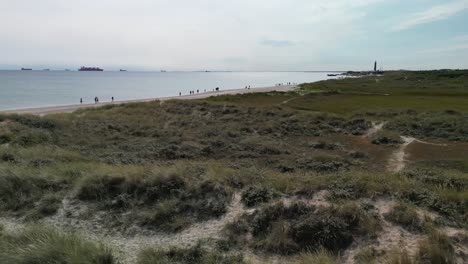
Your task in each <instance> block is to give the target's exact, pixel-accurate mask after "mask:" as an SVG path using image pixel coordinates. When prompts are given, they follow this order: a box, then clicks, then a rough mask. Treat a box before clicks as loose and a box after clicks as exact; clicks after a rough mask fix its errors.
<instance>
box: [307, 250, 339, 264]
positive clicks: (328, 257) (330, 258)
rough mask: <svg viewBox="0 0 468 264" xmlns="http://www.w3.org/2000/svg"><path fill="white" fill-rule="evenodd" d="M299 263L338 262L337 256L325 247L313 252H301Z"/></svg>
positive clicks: (330, 263)
mask: <svg viewBox="0 0 468 264" xmlns="http://www.w3.org/2000/svg"><path fill="white" fill-rule="evenodd" d="M298 263H299V264H339V263H340V261H339V258H338V257H337V256H336V255H334V254H333V253H331V252H330V251H328V250H326V249H323V248H322V249H320V250H318V251H316V252H313V253H304V254H301V256H300V257H299V260H298Z"/></svg>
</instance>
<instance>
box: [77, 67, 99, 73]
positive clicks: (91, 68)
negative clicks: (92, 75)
mask: <svg viewBox="0 0 468 264" xmlns="http://www.w3.org/2000/svg"><path fill="white" fill-rule="evenodd" d="M78 71H100V72H102V71H104V70H103V69H101V68H98V67H84V66H83V67H81V68H79V69H78Z"/></svg>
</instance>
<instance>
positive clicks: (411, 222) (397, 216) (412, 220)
mask: <svg viewBox="0 0 468 264" xmlns="http://www.w3.org/2000/svg"><path fill="white" fill-rule="evenodd" d="M384 217H385V219H386V220H388V221H390V222H393V223H395V224H398V225H401V226H402V227H404V228H405V229H407V230H408V231H412V232H420V231H422V229H423V221H422V220H421V218H420V217H419V215H418V213H417V212H416V210H415V209H414V208H411V207H409V206H408V205H405V204H397V205H396V206H395V207H393V209H392V210H391V211H390V212H389V213H387V214H385V215H384Z"/></svg>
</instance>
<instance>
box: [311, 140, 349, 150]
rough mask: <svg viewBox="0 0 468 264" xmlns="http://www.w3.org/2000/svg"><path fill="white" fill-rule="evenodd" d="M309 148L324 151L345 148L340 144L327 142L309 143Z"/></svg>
mask: <svg viewBox="0 0 468 264" xmlns="http://www.w3.org/2000/svg"><path fill="white" fill-rule="evenodd" d="M309 147H311V148H314V149H324V150H336V149H342V148H343V146H342V145H341V144H339V143H327V142H325V141H320V142H312V143H309Z"/></svg>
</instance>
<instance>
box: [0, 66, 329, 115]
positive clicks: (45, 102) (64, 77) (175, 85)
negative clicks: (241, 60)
mask: <svg viewBox="0 0 468 264" xmlns="http://www.w3.org/2000/svg"><path fill="white" fill-rule="evenodd" d="M327 74H328V73H327V72H131V71H127V72H110V71H104V72H79V71H6V70H3V71H0V110H15V109H24V108H33V107H46V106H60V105H72V104H78V103H79V102H80V98H83V103H93V102H94V98H95V97H96V96H97V97H98V98H99V101H100V102H108V101H110V100H111V98H112V97H114V98H115V100H116V101H121V100H133V99H147V98H159V97H168V96H177V95H179V92H180V93H182V94H183V95H187V94H189V91H190V90H195V91H196V90H199V91H200V92H204V91H205V90H206V91H212V90H213V89H215V88H216V87H219V88H220V90H228V89H241V88H244V87H245V86H250V87H252V88H254V87H268V86H274V85H276V84H278V83H284V84H286V83H288V82H291V83H307V82H316V81H320V80H325V79H329V78H330V77H328V76H327Z"/></svg>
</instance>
